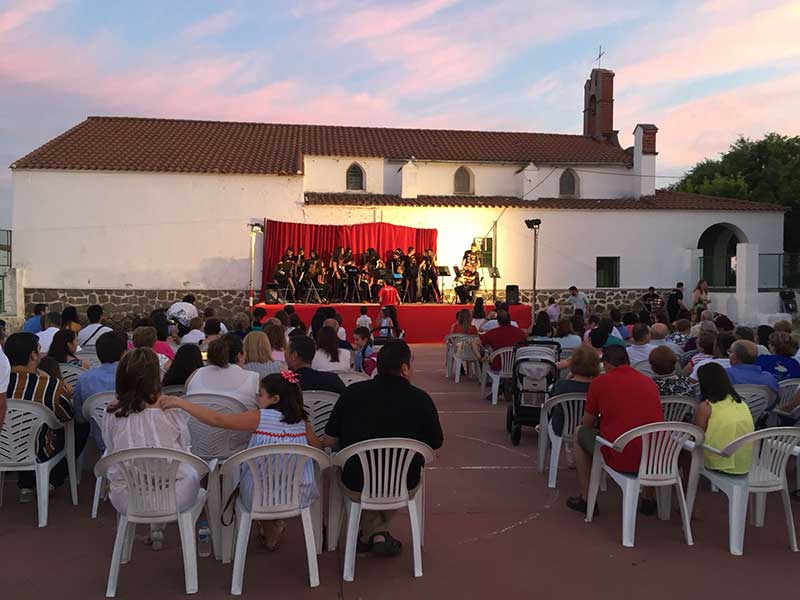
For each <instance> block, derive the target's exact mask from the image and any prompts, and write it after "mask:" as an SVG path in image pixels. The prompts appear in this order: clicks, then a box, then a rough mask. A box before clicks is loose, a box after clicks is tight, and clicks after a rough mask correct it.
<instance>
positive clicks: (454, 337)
mask: <svg viewBox="0 0 800 600" xmlns="http://www.w3.org/2000/svg"><path fill="white" fill-rule="evenodd" d="M466 337H470V336H468V335H466V334H463V333H451V334H448V335H446V336H445V338H444V376H445V378H446V379H450V375H451V374H452V370H453V354H454V353H455V349H456V344H457V342H459V341H460V340H462V339H463V338H466ZM472 337H474V336H472Z"/></svg>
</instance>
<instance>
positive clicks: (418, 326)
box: [260, 304, 531, 344]
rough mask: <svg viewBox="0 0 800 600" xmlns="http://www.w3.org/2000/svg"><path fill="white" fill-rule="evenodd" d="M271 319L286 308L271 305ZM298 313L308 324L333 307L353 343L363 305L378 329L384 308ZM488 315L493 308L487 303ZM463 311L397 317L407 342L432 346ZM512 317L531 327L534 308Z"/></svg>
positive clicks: (409, 311) (413, 308)
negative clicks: (318, 313)
mask: <svg viewBox="0 0 800 600" xmlns="http://www.w3.org/2000/svg"><path fill="white" fill-rule="evenodd" d="M260 306H265V307H266V309H267V316H270V317H271V316H273V315H274V314H275V313H276V312H277V311H279V310H281V309H282V308H283V306H284V305H283V304H267V305H263V304H262V305H260ZM293 306H294V309H295V312H297V314H298V315H300V318H301V319H302V321H303V322H304V323H305V324H306V325H308V324H310V323H311V317H313V316H314V313H315V312H317V308H319V307H320V306H331V307H333V308H335V309H336V311H337V312H338V313H340V314H341V315H342V318H343V319H344V328H345V330H347V339H348V340H350V341H352V338H353V334H352V332H353V329H354V328H355V324H356V319H357V318H358V316H359V315H360V312H359V310H360V309H361V307H362V306H366V307H367V308H368V312H367V314H368V315H369V316H370V317H371V318H372V324H373V327H377V323H378V313H379V311H380V307H379V306H378V305H377V304H293ZM485 306H486V312H487V313H488V312H489V311H490V310H492V308H493V305H491V304H486V305H485ZM462 308H466V309H469V310H470V311H471V310H472V305H469V304H404V305H402V306H398V307H397V318H398V320H399V321H400V327H401V328H402V329H403V330H404V331H405V339H406V341H407V342H408V343H410V344H428V343H436V342H441V341H442V340H443V339H444V336H446V335H447V334H448V333H449V332H450V325H451V324H452V323H453V322H454V321H455V317H456V313H457V312H458V311H459V310H461V309H462ZM510 309H511V318H512V320H514V321H516V322H517V324H518V325H519V326H520V327H530V324H531V307H530V305H529V304H517V305H514V306H511V307H510Z"/></svg>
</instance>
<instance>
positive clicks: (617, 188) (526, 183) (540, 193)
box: [518, 164, 639, 200]
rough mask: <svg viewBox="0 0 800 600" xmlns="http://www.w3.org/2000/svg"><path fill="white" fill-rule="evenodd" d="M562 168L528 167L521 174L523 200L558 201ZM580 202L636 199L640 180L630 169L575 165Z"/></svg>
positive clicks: (548, 166) (574, 170)
mask: <svg viewBox="0 0 800 600" xmlns="http://www.w3.org/2000/svg"><path fill="white" fill-rule="evenodd" d="M567 168H568V167H565V166H563V165H545V164H541V165H529V166H528V167H527V168H526V169H525V171H523V172H522V173H520V174H519V175H518V177H521V180H520V185H521V186H522V191H521V193H522V194H523V195H524V197H525V199H526V200H531V199H535V198H557V197H558V195H559V180H560V178H561V174H562V173H563V172H564V171H565V170H566V169H567ZM572 170H573V172H574V173H575V175H576V176H577V178H578V196H579V197H580V198H631V197H638V193H637V190H638V183H639V179H638V178H636V177H633V175H634V173H633V171H632V169H629V168H628V167H623V166H604V165H575V166H573V167H572Z"/></svg>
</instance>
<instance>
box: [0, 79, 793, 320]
mask: <svg viewBox="0 0 800 600" xmlns="http://www.w3.org/2000/svg"><path fill="white" fill-rule="evenodd" d="M613 83H614V73H613V72H612V71H610V70H606V69H594V70H593V71H592V73H591V76H590V78H589V79H588V80H587V81H586V85H585V102H584V109H583V134H582V135H563V134H549V133H522V132H490V131H458V130H426V129H391V128H377V127H340V126H325V125H293V124H262V123H238V122H210V121H189V120H170V119H150V118H127V117H89V118H87V119H86V120H85V121H83V122H82V123H79V124H78V125H76V126H75V127H73V128H72V129H70V130H68V131H66V132H64V133H63V134H61V135H59V136H58V137H56V138H54V139H53V140H51V141H49V142H47V143H46V144H44V145H43V146H41V147H40V148H37V149H35V150H33V151H32V152H31V153H30V154H28V155H26V156H24V157H22V158H20V159H19V160H17V161H16V162H14V163H13V164H12V165H11V169H12V174H13V175H12V179H13V198H12V204H13V207H12V230H13V235H14V246H13V264H14V268H15V274H16V282H17V288H18V290H17V297H18V298H19V304H20V305H21V304H23V303H24V304H26V305H27V306H28V308H30V305H31V304H32V303H33V302H38V301H50V302H61V303H66V302H69V303H72V304H75V305H77V306H78V307H79V308H80V307H85V306H86V305H87V304H89V303H92V302H100V303H102V304H105V305H106V306H108V307H109V308H110V310H112V311H115V312H126V311H130V312H137V311H138V312H142V311H144V310H145V309H146V308H148V307H150V306H152V304H153V303H154V302H153V301H154V300H157V301H159V303H162V304H163V303H166V302H167V301H169V300H172V299H173V298H175V297H176V296H178V295H183V294H184V293H187V292H188V291H192V292H193V293H196V294H198V296H199V298H200V301H201V303H202V302H212V301H214V300H218V301H219V303H221V304H223V305H225V306H227V307H230V305H231V303H234V304H237V305H243V304H245V303H246V298H245V291H246V290H247V287H248V280H249V272H250V238H249V229H248V227H247V225H248V224H249V223H252V222H262V221H263V220H264V219H272V220H278V221H292V222H301V223H315V224H356V223H370V222H386V223H392V224H397V225H407V226H413V227H425V228H436V229H437V230H438V259H439V263H440V264H442V265H450V266H451V267H452V265H456V264H459V260H460V258H461V255H462V253H463V252H464V250H465V249H466V248H468V247H469V245H470V243H471V242H472V241H473V240H475V239H477V240H479V241H480V242H481V243H482V244H484V247H485V248H486V250H487V252H490V253H491V256H492V262H493V263H494V264H495V265H496V266H497V268H498V269H499V272H500V275H501V279H499V280H497V289H498V291H500V292H504V290H505V286H506V285H507V284H516V285H518V286H519V287H520V288H521V289H522V291H523V294H522V295H523V298H526V299H528V298H529V297H530V293H529V290H530V289H531V287H532V270H533V269H532V268H533V264H532V262H533V256H532V255H533V251H532V249H533V232H532V231H530V230H529V229H528V228H527V227H526V225H525V223H524V221H525V220H526V219H531V218H537V219H541V229H540V235H539V254H538V263H537V290H539V291H540V295H539V297H538V300H539V302H543V301H546V298H547V295H549V294H550V293H551V292H563V291H564V290H566V288H568V287H569V286H570V285H576V286H578V287H579V288H580V289H582V290H584V291H586V292H587V293H588V294H589V295H590V298H591V299H593V300H594V301H595V305H596V306H597V307H598V308H600V309H602V308H603V307H605V306H608V305H609V304H626V303H627V304H630V301H631V300H632V299H633V298H635V297H637V296H638V295H640V294H641V293H642V290H644V289H646V288H647V287H648V286H651V285H652V286H655V287H656V288H659V289H669V288H671V287H672V286H674V284H675V282H677V281H684V282H685V283H686V285H687V287H688V288H689V290H691V289H692V286H693V285H694V283H695V282H696V281H697V279H698V278H700V277H705V278H707V279H709V280H711V283H712V285H713V286H715V288H720V291H718V292H716V293H714V294H712V302H713V304H712V308H714V309H715V310H717V311H721V312H726V313H728V314H730V315H732V316H734V318H739V319H741V320H753V319H755V318H756V315H757V314H758V313H775V312H778V308H779V306H778V296H777V293H775V292H774V291H773V292H762V293H759V287H762V288H764V287H768V286H766V285H765V283H764V282H765V281H766V280H767V279H769V278H770V277H771V275H770V274H769V273H766V272H765V268H764V267H763V266H762V268H761V269H759V262H760V260H759V255H760V254H762V255H764V254H772V253H781V252H782V251H783V216H784V213H783V210H784V209H783V207H781V206H775V205H769V204H762V203H754V202H748V201H743V200H734V199H726V198H718V197H709V196H702V195H696V194H686V193H674V192H666V191H656V189H655V188H656V173H657V168H656V162H657V131H658V129H657V128H656V126H655V125H651V124H636V125H633V124H630V125H628V126H630V127H631V128H632V129H633V132H634V140H635V141H634V145H633V147H631V148H627V149H623V148H622V147H621V146H620V144H619V142H618V140H617V130H615V129H614V118H613V111H614V99H613ZM261 243H262V241H259V244H261ZM261 259H262V256H261V252H257V254H256V263H257V264H256V273H257V281H256V288H257V289H258V287H259V283H260V282H259V281H258V279H260V272H261V265H260V262H261ZM761 262H763V261H761ZM446 284H447V286H448V287H450V286H451V285H452V281H451V280H450V281H448V282H446ZM487 286H488V288H489V289H488V290H487V292H488V293H491V291H492V289H491V288H492V283H491V280H488V281H487ZM19 308H21V306H20V307H19ZM20 312H21V311H20Z"/></svg>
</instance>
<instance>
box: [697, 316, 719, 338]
mask: <svg viewBox="0 0 800 600" xmlns="http://www.w3.org/2000/svg"><path fill="white" fill-rule="evenodd" d="M704 323H710V324H711V325H714V313H713V312H711V311H710V310H704V311H703V312H701V313H700V320H699V321H698V322H697V323H696V324H695V325H694V327H692V330H691V337H695V338H696V337H698V336H699V335H700V331H701V330H705V331H708V330H713V331H714V333H716V332H717V326H716V325H714V326H713V328H709V327H708V325H705V326H704V325H703V324H704Z"/></svg>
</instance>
